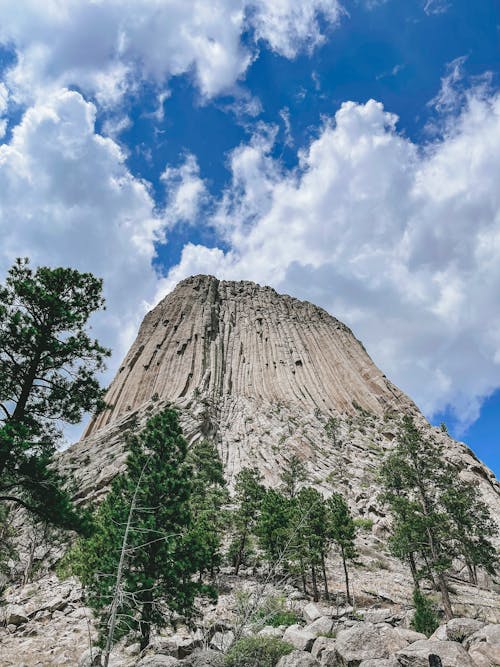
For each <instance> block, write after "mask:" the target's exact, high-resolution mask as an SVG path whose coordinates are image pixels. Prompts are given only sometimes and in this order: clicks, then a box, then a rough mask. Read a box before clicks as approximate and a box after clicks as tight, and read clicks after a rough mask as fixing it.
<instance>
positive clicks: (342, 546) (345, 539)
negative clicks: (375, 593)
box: [327, 493, 357, 603]
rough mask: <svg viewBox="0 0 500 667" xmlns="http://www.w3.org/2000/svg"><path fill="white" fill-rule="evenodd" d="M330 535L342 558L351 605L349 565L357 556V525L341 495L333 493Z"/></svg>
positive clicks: (329, 508)
mask: <svg viewBox="0 0 500 667" xmlns="http://www.w3.org/2000/svg"><path fill="white" fill-rule="evenodd" d="M327 502H328V533H329V536H330V538H331V539H332V540H333V542H334V543H335V544H336V545H337V547H338V549H339V551H340V555H341V558H342V566H343V568H344V578H345V590H346V597H347V601H348V602H349V603H351V602H352V596H351V590H350V586H349V570H348V567H347V563H348V562H349V561H353V560H354V559H355V558H356V556H357V552H356V545H355V542H354V540H355V538H356V525H355V523H354V520H353V518H352V515H351V512H350V510H349V506H348V504H347V502H346V501H345V499H344V497H343V496H342V495H341V494H340V493H333V494H332V495H331V496H330V498H328V501H327Z"/></svg>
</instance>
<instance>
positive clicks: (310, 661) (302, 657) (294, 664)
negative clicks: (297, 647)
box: [276, 651, 321, 667]
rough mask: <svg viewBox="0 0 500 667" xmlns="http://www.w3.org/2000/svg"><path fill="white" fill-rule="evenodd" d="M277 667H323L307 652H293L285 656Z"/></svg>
mask: <svg viewBox="0 0 500 667" xmlns="http://www.w3.org/2000/svg"><path fill="white" fill-rule="evenodd" d="M276 667H321V666H320V663H319V662H318V661H317V660H316V659H315V658H313V657H312V655H311V654H310V653H306V652H305V651H292V652H291V653H289V654H288V655H284V656H283V657H282V658H281V659H280V661H279V662H278V664H277V665H276Z"/></svg>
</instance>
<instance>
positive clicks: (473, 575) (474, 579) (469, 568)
mask: <svg viewBox="0 0 500 667" xmlns="http://www.w3.org/2000/svg"><path fill="white" fill-rule="evenodd" d="M466 565H467V571H468V573H469V581H470V583H471V584H474V585H477V575H476V573H475V572H474V568H473V567H472V565H471V564H470V563H469V561H467V562H466Z"/></svg>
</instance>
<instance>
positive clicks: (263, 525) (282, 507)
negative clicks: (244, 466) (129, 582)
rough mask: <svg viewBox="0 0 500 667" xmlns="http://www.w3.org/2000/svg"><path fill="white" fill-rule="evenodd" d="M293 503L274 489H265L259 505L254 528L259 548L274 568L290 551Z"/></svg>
mask: <svg viewBox="0 0 500 667" xmlns="http://www.w3.org/2000/svg"><path fill="white" fill-rule="evenodd" d="M292 508H293V502H292V501H291V500H290V498H287V497H285V496H284V495H283V494H281V493H280V492H279V491H276V490H275V489H267V490H266V492H265V493H264V496H263V498H262V501H261V505H260V515H259V520H258V523H257V526H256V529H255V531H256V534H257V536H258V538H259V546H260V548H261V549H262V551H263V552H264V556H265V558H266V560H267V561H268V562H269V563H270V564H271V565H272V566H275V565H276V564H277V563H278V562H280V561H282V562H283V565H285V564H286V559H287V557H288V556H289V551H290V524H291V519H292Z"/></svg>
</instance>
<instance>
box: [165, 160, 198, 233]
mask: <svg viewBox="0 0 500 667" xmlns="http://www.w3.org/2000/svg"><path fill="white" fill-rule="evenodd" d="M160 179H161V180H162V181H163V183H164V184H165V187H166V190H167V206H166V211H167V216H168V222H169V224H171V225H174V224H178V223H180V222H187V223H190V224H194V223H195V222H196V220H197V216H198V212H199V210H200V207H201V206H202V205H203V203H204V201H205V200H206V198H207V191H206V187H205V183H204V182H203V180H202V179H201V178H200V168H199V166H198V162H197V161H196V158H195V156H194V155H192V154H188V155H186V158H185V160H184V163H183V164H182V165H181V166H180V167H177V168H173V167H167V168H166V169H165V171H164V172H163V174H162V175H161V177H160Z"/></svg>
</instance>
